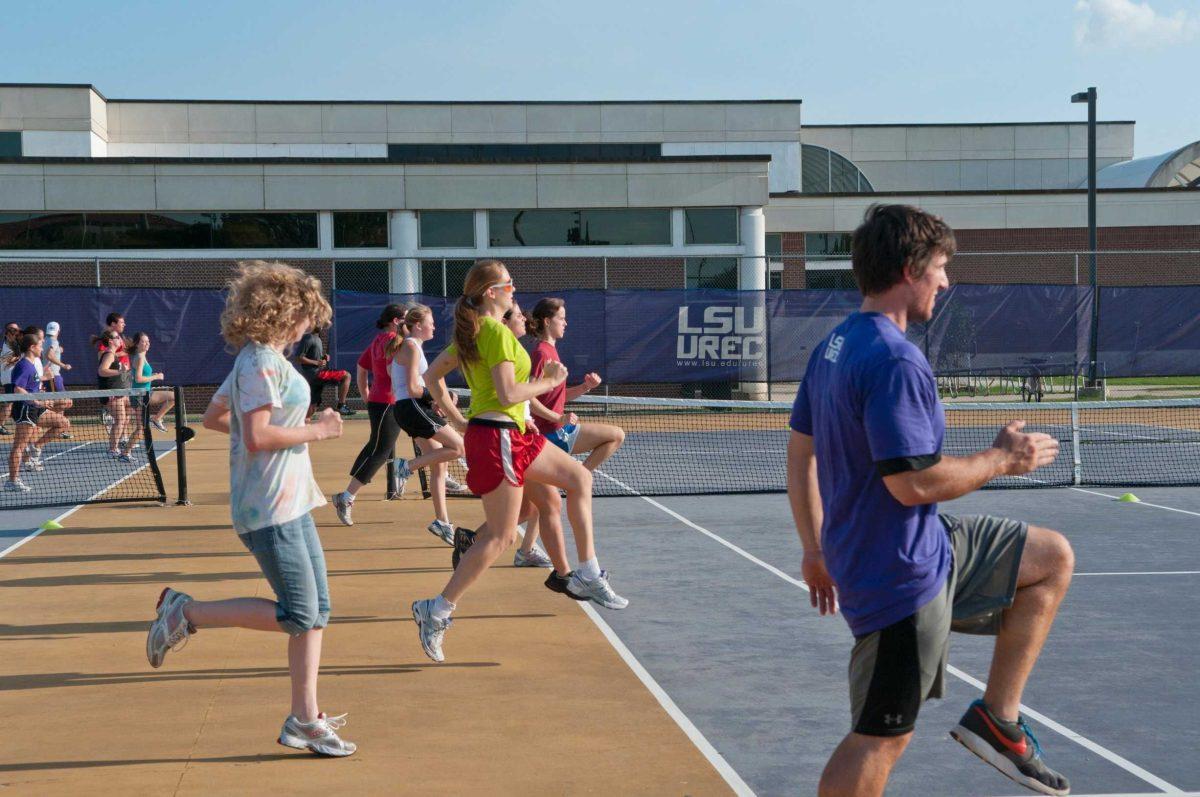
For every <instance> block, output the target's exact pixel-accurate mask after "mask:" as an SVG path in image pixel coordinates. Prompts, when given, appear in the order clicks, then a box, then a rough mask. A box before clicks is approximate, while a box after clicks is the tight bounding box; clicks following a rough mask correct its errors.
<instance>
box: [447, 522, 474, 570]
mask: <svg viewBox="0 0 1200 797" xmlns="http://www.w3.org/2000/svg"><path fill="white" fill-rule="evenodd" d="M474 544H475V531H474V530H473V529H465V528H463V527H462V526H459V527H458V528H456V529H455V530H454V553H453V554H451V556H450V564H451V566H452V567H453V568H454V569H455V570H457V569H458V563H459V561H460V560H461V559H462V556H463V554H465V553H466V552H467V551H468V550H469V549H470V547H471V546H472V545H474Z"/></svg>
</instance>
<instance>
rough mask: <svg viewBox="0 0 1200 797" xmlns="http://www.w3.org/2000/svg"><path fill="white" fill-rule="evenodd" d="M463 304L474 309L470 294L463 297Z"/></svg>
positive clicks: (473, 301)
mask: <svg viewBox="0 0 1200 797" xmlns="http://www.w3.org/2000/svg"><path fill="white" fill-rule="evenodd" d="M463 304H465V305H466V306H467V307H470V308H471V309H472V310H474V309H475V300H474V299H472V298H471V297H470V296H464V297H463Z"/></svg>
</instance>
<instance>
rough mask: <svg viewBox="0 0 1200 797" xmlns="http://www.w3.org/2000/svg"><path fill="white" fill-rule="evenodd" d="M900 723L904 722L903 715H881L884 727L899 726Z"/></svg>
mask: <svg viewBox="0 0 1200 797" xmlns="http://www.w3.org/2000/svg"><path fill="white" fill-rule="evenodd" d="M901 722H904V715H903V714H884V715H883V724H884V725H899V724H900V723H901Z"/></svg>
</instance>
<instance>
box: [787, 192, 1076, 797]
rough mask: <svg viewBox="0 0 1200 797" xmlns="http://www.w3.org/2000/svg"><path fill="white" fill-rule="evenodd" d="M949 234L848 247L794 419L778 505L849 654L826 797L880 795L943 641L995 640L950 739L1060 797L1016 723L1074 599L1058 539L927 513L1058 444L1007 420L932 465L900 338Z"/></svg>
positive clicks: (924, 306)
mask: <svg viewBox="0 0 1200 797" xmlns="http://www.w3.org/2000/svg"><path fill="white" fill-rule="evenodd" d="M954 252H955V241H954V233H953V232H952V231H951V230H950V228H949V227H948V226H947V225H946V224H945V223H944V222H943V221H942V220H941V219H939V218H937V217H935V216H932V215H930V214H928V213H925V212H924V211H921V210H919V209H917V208H913V207H907V206H903V205H883V206H880V205H876V206H874V207H872V208H871V209H869V210H868V211H867V214H866V218H865V220H864V221H863V224H862V225H861V226H860V227H859V228H858V229H857V230H856V231H855V233H854V239H853V245H852V255H851V258H852V267H853V270H854V278H855V280H856V281H857V282H858V286H859V289H860V290H861V292H862V294H863V304H862V308H861V310H860V311H859V312H857V313H854V314H852V315H851V316H850V317H849V318H847V319H846V320H845V321H843V322H842V323H841V324H840V325H839V326H838V327H837V328H836V329H835V330H833V332H831V333H830V334H829V336H828V337H827V338H826V339H825V340H824V341H823V342H822V343H821V344H820V345H819V346H818V347H817V348H816V350H815V351H814V352H813V355H812V358H811V359H810V361H809V363H808V368H807V371H806V372H805V376H804V381H803V382H802V383H801V386H800V390H799V392H798V393H797V395H796V403H795V406H794V408H793V412H792V419H791V428H792V435H791V440H790V442H789V444H788V498H789V500H790V502H791V506H792V514H793V516H794V518H795V521H796V527H797V530H798V531H799V534H800V540H801V543H802V545H803V547H804V560H803V564H802V567H801V569H802V573H803V576H804V580H805V581H806V582H807V584H808V586H809V589H810V592H811V594H810V599H811V601H812V604H813V606H814V607H817V608H818V609H819V610H820V611H821V613H822V614H825V613H827V612H833V611H836V610H837V607H838V604H839V603H840V606H841V609H842V612H843V614H844V615H845V617H846V621H847V623H848V624H849V625H850V630H851V631H852V632H853V633H854V638H855V644H854V649H853V651H852V653H851V655H850V707H851V715H852V720H851V722H852V725H851V732H850V734H849V735H847V736H846V737H845V739H843V740H842V742H841V744H840V745H838V748H837V749H836V750H835V751H834V753H833V756H832V757H831V758H830V759H829V763H828V764H827V765H826V767H825V771H824V773H823V774H822V776H821V784H820V794H821V795H856V797H862V796H863V795H881V794H882V793H883V790H884V787H885V786H886V785H887V780H888V776H889V775H890V773H891V770H892V767H893V766H894V765H895V763H896V761H897V760H899V758H900V755H901V754H902V753H903V752H904V748H905V747H906V746H907V745H908V742H909V740H910V739H911V738H912V732H913V728H914V727H915V724H916V719H917V713H918V711H919V709H920V706H921V703H922V702H923V701H924V700H926V699H927V698H930V697H941V696H942V692H943V684H942V681H943V677H944V671H945V666H946V657H947V652H948V650H949V634H950V631H952V630H953V631H959V632H963V633H974V634H991V635H995V637H996V645H995V651H994V653H993V657H992V665H991V671H990V672H989V675H988V683H987V689H986V690H985V691H984V694H983V699H982V700H976V701H975V702H974V703H972V704H971V706H969V707H968V709H967V711H966V713H965V714H964V715H963V717H962V719H960V720H959V724H958V725H957V726H955V727H954V728H953V729H952V730H951V731H950V735H951V736H953V737H954V738H955V739H956V740H958V741H959V742H961V743H962V744H963V745H964V746H966V747H967V748H968V749H970V750H971V751H972V752H973V753H975V754H976V755H978V756H979V757H980V758H982V759H983V760H984V761H987V762H988V763H990V764H992V765H993V766H995V767H996V768H997V769H999V770H1000V771H1001V772H1002V773H1004V774H1005V775H1007V776H1008V777H1010V778H1012V779H1013V780H1015V781H1016V782H1018V783H1020V784H1022V785H1023V786H1026V787H1028V788H1030V789H1033V790H1034V791H1038V792H1041V793H1043V794H1056V795H1062V794H1068V793H1069V790H1070V786H1069V785H1068V783H1067V779H1066V778H1065V777H1063V776H1062V775H1060V774H1058V773H1057V772H1055V771H1053V770H1052V769H1050V768H1049V767H1048V766H1047V765H1046V764H1045V762H1044V761H1043V759H1042V756H1041V748H1040V746H1039V745H1038V743H1037V740H1036V739H1035V738H1034V736H1033V733H1032V731H1031V730H1030V728H1029V726H1028V725H1027V724H1026V723H1025V720H1024V718H1023V717H1021V715H1020V714H1019V707H1020V703H1021V693H1022V690H1023V689H1024V687H1025V682H1026V680H1027V679H1028V678H1029V674H1030V671H1031V670H1032V669H1033V665H1034V663H1035V662H1036V661H1037V657H1038V654H1039V653H1040V651H1041V648H1042V644H1043V643H1044V642H1045V640H1046V636H1047V634H1048V633H1049V631H1050V625H1051V624H1052V623H1053V621H1054V616H1055V614H1056V613H1057V611H1058V605H1059V603H1060V602H1061V601H1062V598H1063V596H1064V595H1065V594H1066V592H1067V587H1068V585H1069V584H1070V580H1071V572H1072V570H1073V568H1074V558H1073V554H1072V552H1071V547H1070V545H1069V544H1068V542H1067V541H1066V539H1065V538H1064V537H1063V536H1062V535H1061V534H1059V533H1058V532H1055V531H1051V530H1049V529H1044V528H1039V527H1036V526H1030V525H1027V524H1025V523H1022V522H1018V521H1014V520H1008V519H1004V518H996V517H986V516H982V517H952V516H949V515H940V514H939V513H938V508H937V504H938V502H940V501H949V500H952V499H955V498H958V497H960V496H963V495H966V494H967V493H970V492H973V491H974V490H977V489H979V488H980V487H982V486H983V485H984V484H986V483H987V482H988V481H989V480H991V479H993V478H995V477H997V476H1006V475H1007V476H1013V475H1020V474H1025V473H1029V472H1030V471H1033V470H1035V469H1036V468H1039V467H1041V466H1043V465H1047V464H1049V463H1050V462H1053V461H1054V458H1055V457H1056V456H1057V454H1058V441H1056V440H1054V439H1053V438H1052V437H1050V436H1049V435H1045V434H1039V433H1032V434H1028V433H1025V432H1023V431H1022V429H1023V428H1024V425H1025V423H1024V421H1013V422H1012V423H1010V424H1008V425H1007V426H1005V427H1004V428H1003V429H1001V430H1000V431H999V434H998V435H997V437H996V440H995V442H994V443H993V444H992V447H991V448H989V449H986V450H984V451H980V452H978V453H976V454H972V455H970V456H966V457H952V456H949V455H946V454H943V453H942V439H943V434H944V432H945V416H944V414H943V410H942V406H941V403H940V402H939V400H938V394H937V383H936V381H935V380H934V376H933V371H932V369H931V368H930V366H929V362H928V361H927V360H926V359H925V356H924V354H922V353H921V350H920V349H919V348H917V347H916V346H914V345H913V344H912V343H910V342H909V341H908V340H907V339H906V338H905V336H904V332H905V329H906V328H907V326H908V324H909V323H911V322H922V321H928V320H929V319H930V318H932V316H933V306H934V301H935V300H936V298H937V295H938V294H939V293H940V292H941V291H943V290H945V289H946V288H948V287H949V281H948V279H947V277H946V263H947V262H948V261H949V259H950V258H951V257H952V256H953V255H954Z"/></svg>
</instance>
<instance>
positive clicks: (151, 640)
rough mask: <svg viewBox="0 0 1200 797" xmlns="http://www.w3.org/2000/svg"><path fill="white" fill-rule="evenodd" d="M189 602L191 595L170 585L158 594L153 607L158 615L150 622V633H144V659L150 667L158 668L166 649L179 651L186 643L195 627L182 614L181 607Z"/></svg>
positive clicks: (165, 654) (165, 655) (164, 656)
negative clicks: (155, 604) (156, 602)
mask: <svg viewBox="0 0 1200 797" xmlns="http://www.w3.org/2000/svg"><path fill="white" fill-rule="evenodd" d="M191 602H192V596H191V595H188V594H186V593H183V592H176V591H175V590H173V589H171V588H170V587H167V588H166V589H164V590H163V591H162V593H161V594H160V595H159V596H158V605H157V606H156V607H155V610H156V611H157V613H158V616H157V617H156V618H155V619H154V622H153V623H151V624H150V633H148V634H147V635H146V659H147V660H148V661H149V662H150V666H151V667H154V668H155V669H158V668H159V667H161V666H162V663H163V659H165V658H166V657H167V651H179V650H182V649H183V647H184V646H185V645H187V641H188V637H189V636H191V634H192V632H193V631H194V630H195V629H194V628H192V627H191V624H190V623H188V621H187V618H186V617H184V616H183V607H184V606H185V605H186V604H189V603H191Z"/></svg>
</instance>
